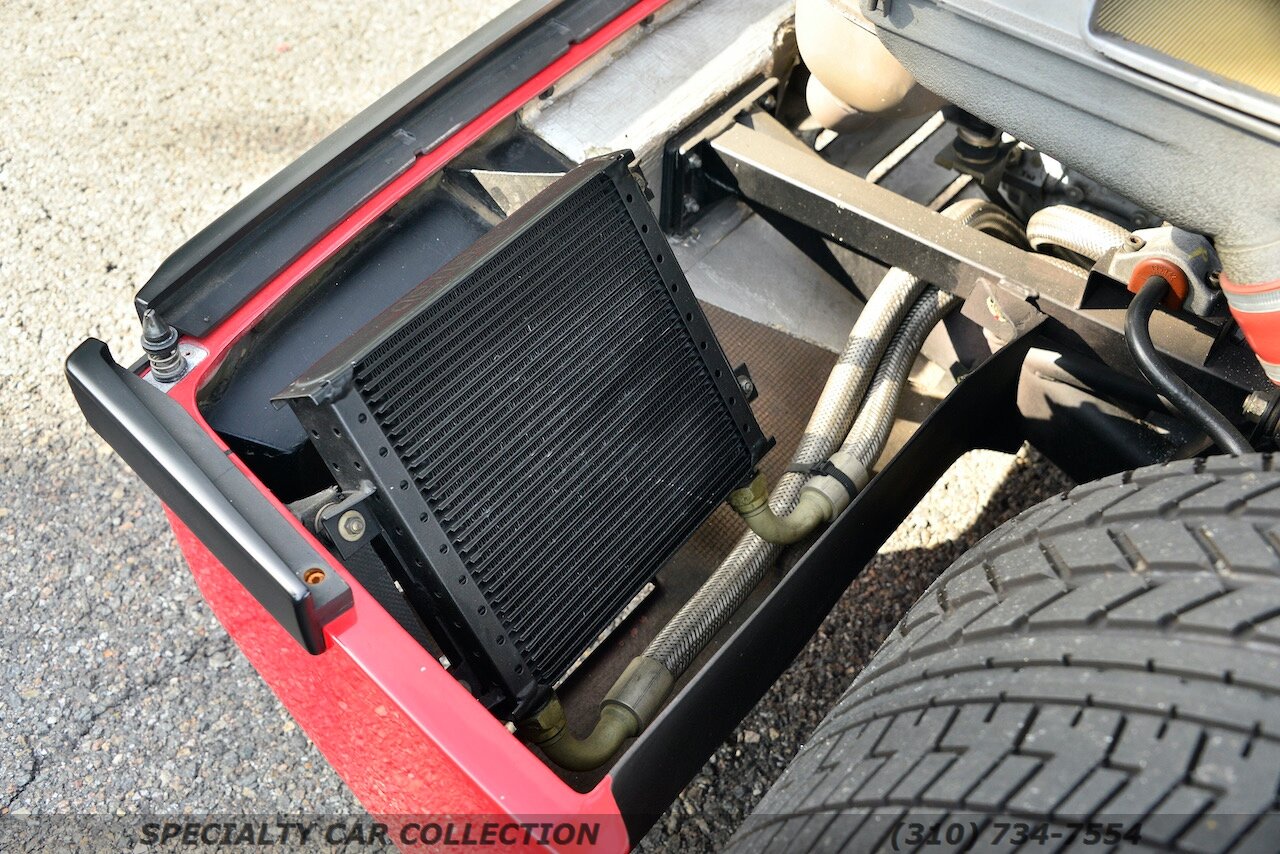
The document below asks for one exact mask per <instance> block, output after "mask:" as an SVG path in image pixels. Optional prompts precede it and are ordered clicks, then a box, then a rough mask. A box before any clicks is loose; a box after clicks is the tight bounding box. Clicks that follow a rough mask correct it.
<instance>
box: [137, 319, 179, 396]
mask: <svg viewBox="0 0 1280 854" xmlns="http://www.w3.org/2000/svg"><path fill="white" fill-rule="evenodd" d="M142 349H143V350H145V351H146V353H147V361H149V362H151V376H152V377H153V378H154V379H156V380H157V381H159V382H162V383H172V382H177V381H178V380H180V379H182V377H183V376H185V375H186V373H187V358H186V357H185V356H183V355H182V351H181V350H179V349H178V330H176V329H174V328H173V327H172V326H170V325H169V324H167V323H165V322H164V320H163V319H161V317H160V315H158V314H156V310H155V309H154V308H149V309H147V311H146V313H145V314H143V315H142Z"/></svg>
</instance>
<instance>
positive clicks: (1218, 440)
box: [1124, 276, 1253, 455]
mask: <svg viewBox="0 0 1280 854" xmlns="http://www.w3.org/2000/svg"><path fill="white" fill-rule="evenodd" d="M1168 292H1169V283H1168V282H1167V281H1165V279H1164V277H1162V276H1152V277H1151V278H1149V279H1147V281H1146V282H1145V283H1144V284H1143V285H1142V290H1140V291H1138V294H1137V296H1135V297H1134V298H1133V302H1131V303H1129V310H1128V312H1126V313H1125V317H1124V340H1125V343H1126V344H1128V346H1129V355H1131V356H1133V360H1134V361H1135V362H1137V363H1138V370H1140V371H1142V375H1143V376H1144V377H1146V378H1147V380H1148V382H1150V383H1151V384H1152V385H1153V386H1155V387H1156V388H1157V389H1159V391H1160V393H1161V394H1163V395H1164V396H1165V397H1166V398H1168V400H1169V402H1170V403H1172V404H1173V405H1174V407H1175V408H1176V409H1177V410H1178V411H1179V412H1181V413H1182V415H1183V416H1184V417H1185V418H1186V419H1187V420H1188V421H1190V422H1191V423H1192V424H1195V425H1196V426H1197V427H1199V428H1200V429H1201V430H1204V432H1205V433H1207V434H1208V435H1209V438H1210V439H1212V440H1213V441H1214V443H1215V444H1216V445H1217V446H1218V447H1219V448H1221V449H1222V450H1223V451H1226V452H1227V453H1229V454H1236V455H1240V454H1250V453H1253V448H1252V447H1251V446H1250V445H1249V441H1248V440H1247V439H1245V437H1244V434H1243V433H1241V432H1240V431H1239V430H1237V429H1236V428H1235V425H1234V424H1232V423H1231V422H1230V421H1228V420H1227V419H1226V417H1225V416H1224V415H1223V414H1222V413H1221V412H1219V411H1218V410H1216V409H1214V408H1213V406H1211V405H1210V404H1209V401H1207V400H1205V399H1204V398H1203V397H1201V396H1200V395H1199V394H1197V393H1196V391H1195V389H1193V388H1192V387H1191V386H1189V385H1187V384H1186V382H1184V381H1183V379H1182V378H1181V377H1179V376H1178V375H1177V374H1175V373H1174V372H1173V369H1172V368H1170V367H1169V366H1168V365H1167V364H1165V361H1164V359H1163V357H1161V355H1160V351H1158V350H1157V349H1156V345H1155V344H1154V343H1152V341H1151V315H1152V314H1153V313H1154V312H1155V310H1156V306H1157V305H1159V304H1160V302H1161V301H1162V300H1163V299H1164V298H1165V295H1166V294H1167V293H1168Z"/></svg>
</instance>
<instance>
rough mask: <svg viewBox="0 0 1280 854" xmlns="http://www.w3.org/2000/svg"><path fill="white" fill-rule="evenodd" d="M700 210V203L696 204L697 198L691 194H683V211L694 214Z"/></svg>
mask: <svg viewBox="0 0 1280 854" xmlns="http://www.w3.org/2000/svg"><path fill="white" fill-rule="evenodd" d="M700 210H702V205H700V204H698V200H697V199H695V198H694V197H693V196H685V197H684V212H685V213H691V214H695V213H697V212H698V211H700Z"/></svg>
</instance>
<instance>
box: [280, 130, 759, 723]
mask: <svg viewBox="0 0 1280 854" xmlns="http://www.w3.org/2000/svg"><path fill="white" fill-rule="evenodd" d="M629 162H630V155H629V154H626V153H618V154H612V155H607V156H605V157H600V158H596V159H593V160H590V161H588V162H586V163H584V164H583V165H581V166H579V167H577V168H575V169H573V170H572V171H570V172H569V173H568V174H566V175H565V176H564V177H563V178H561V179H559V180H558V181H556V182H555V183H554V184H552V185H551V186H549V187H548V188H546V189H545V190H544V191H543V192H541V193H540V194H539V195H537V196H536V197H535V198H533V199H532V200H530V201H529V202H527V203H526V204H524V205H523V206H521V207H520V208H519V209H518V210H516V211H515V212H514V213H513V214H512V215H511V216H510V217H508V218H507V219H506V220H505V221H504V222H502V223H501V224H500V225H498V226H496V227H495V228H493V229H492V230H491V231H490V232H489V233H488V234H486V235H485V236H484V237H482V238H481V239H480V240H478V241H477V242H476V243H475V244H474V245H472V246H471V247H470V248H469V249H468V250H467V251H465V252H464V253H462V254H461V255H460V256H458V257H457V258H455V259H454V260H453V261H452V262H450V263H449V264H448V265H446V266H445V267H444V268H442V269H441V270H439V271H438V272H437V273H436V274H434V275H432V276H431V277H430V278H428V279H427V280H426V281H424V282H423V283H422V284H421V285H419V286H418V287H417V288H415V289H414V290H412V291H411V292H410V293H409V294H407V295H406V296H405V297H404V298H402V299H401V300H399V301H398V302H397V303H396V304H395V305H393V306H392V307H391V308H390V309H388V310H387V311H386V312H384V313H383V314H382V315H380V316H379V317H377V318H376V319H375V320H373V321H372V322H371V323H370V324H369V325H367V326H366V327H365V328H363V329H362V330H360V331H359V332H358V333H357V334H355V335H354V336H352V337H351V338H349V339H347V340H346V341H344V342H343V343H342V344H340V345H339V346H338V347H337V348H336V349H334V350H333V351H332V352H330V353H329V354H328V355H327V356H326V357H324V358H323V359H321V360H320V361H319V362H318V363H317V364H315V365H314V366H312V368H311V369H309V370H308V371H307V372H306V373H305V374H304V375H303V376H301V377H300V378H299V379H298V380H296V381H295V382H294V383H293V384H292V385H291V386H290V387H289V388H288V389H286V390H285V391H284V392H283V393H282V394H281V395H279V396H278V398H277V399H279V400H286V401H288V403H289V404H290V405H291V406H292V407H293V409H294V411H295V412H296V414H297V416H298V418H299V419H300V420H301V422H302V424H303V425H304V426H305V427H306V428H307V430H308V431H309V433H310V436H311V438H312V442H313V443H314V445H315V446H316V448H317V450H318V451H319V452H320V455H321V456H322V458H323V459H324V460H325V463H326V464H327V465H328V467H329V469H330V471H331V472H332V474H333V477H334V478H335V480H336V481H337V483H338V485H339V486H340V487H341V488H342V489H343V490H344V491H346V492H358V491H361V490H364V491H365V492H366V493H368V494H369V495H370V496H371V497H370V498H369V501H368V504H369V506H370V507H371V508H372V510H373V513H374V515H375V517H376V519H377V522H378V524H379V527H380V529H381V531H382V535H383V536H385V537H386V539H387V541H388V543H389V544H390V546H391V552H392V553H394V554H395V555H396V556H397V557H398V561H397V562H398V564H399V571H401V572H403V573H407V574H408V576H409V577H410V578H411V579H412V581H413V583H414V584H415V585H419V586H421V588H423V589H425V590H426V591H428V592H429V595H428V596H427V597H426V599H427V602H429V605H428V606H426V607H419V608H418V611H419V612H420V616H421V617H422V618H423V620H424V622H425V623H426V625H427V626H428V627H429V628H430V629H431V630H432V633H433V635H435V637H436V638H437V640H439V641H440V642H441V643H442V644H443V645H446V647H447V651H448V652H449V654H450V655H459V656H465V659H466V661H467V663H468V665H469V666H470V670H471V671H472V672H473V673H475V674H477V676H478V678H480V679H481V680H482V681H483V682H484V683H485V684H484V685H482V686H472V687H473V689H474V690H476V691H477V693H478V694H479V693H482V692H484V691H487V692H488V693H489V694H490V695H491V696H492V697H493V698H495V699H494V700H493V701H492V702H491V703H490V705H491V706H492V707H493V708H494V709H495V711H496V712H498V713H500V714H503V715H507V716H513V717H518V716H520V715H522V714H525V713H527V712H529V711H531V710H533V709H536V708H537V707H538V706H539V705H540V704H541V703H542V702H544V701H545V700H546V698H547V697H548V696H549V692H550V690H551V687H552V686H553V685H554V684H555V683H556V682H557V680H559V679H560V678H561V677H562V676H563V675H564V674H565V673H566V672H567V671H568V670H569V668H570V667H571V666H572V665H573V664H574V662H575V661H576V660H577V659H578V658H579V657H580V656H581V655H582V653H583V652H584V650H586V649H587V648H588V647H589V646H590V645H591V644H592V643H593V641H594V640H595V639H596V638H597V637H598V636H600V634H601V633H602V632H603V631H605V630H607V629H608V627H609V626H610V624H611V623H612V622H613V621H614V620H615V619H616V618H617V617H618V616H619V614H620V613H622V612H623V610H624V609H625V608H626V607H627V606H628V604H629V603H630V602H631V601H632V600H633V599H634V598H635V597H636V595H637V593H638V592H639V591H640V590H641V588H642V587H644V586H645V585H646V584H647V583H648V582H649V581H650V580H651V579H652V578H653V576H654V575H655V573H656V572H657V570H658V569H659V568H660V567H661V566H662V564H663V563H664V562H665V561H666V560H667V558H669V557H670V556H671V555H672V553H673V552H675V551H676V549H678V548H679V547H680V546H681V545H682V544H683V543H684V541H685V540H686V539H687V538H688V537H689V536H690V535H691V534H692V533H693V532H694V530H695V529H696V528H697V527H698V526H699V525H700V524H701V523H702V522H703V521H704V520H705V519H706V518H707V516H708V515H710V513H711V512H712V511H713V510H714V509H715V508H716V507H717V505H718V504H719V503H720V502H721V501H723V500H724V498H725V497H726V496H727V494H728V493H729V491H730V490H732V489H733V488H734V487H736V486H739V485H741V484H743V483H744V482H746V481H748V480H749V479H750V477H751V475H752V473H753V472H754V470H755V466H756V463H757V462H758V461H759V459H760V457H761V456H762V455H763V454H764V453H765V451H767V450H768V448H769V446H770V444H771V442H770V440H768V439H766V437H765V436H764V435H763V434H762V433H761V431H760V428H759V426H758V425H757V424H756V421H755V419H754V417H753V416H752V413H751V409H750V407H749V406H748V404H747V401H746V400H745V399H744V398H743V395H742V393H741V391H740V390H739V387H738V384H737V380H736V378H735V376H734V372H733V370H732V369H731V368H730V366H729V364H728V363H727V362H726V360H725V356H724V354H723V353H722V352H721V349H720V346H719V345H718V343H717V342H716V340H715V337H714V336H713V335H712V332H711V329H710V327H709V326H708V324H707V321H706V319H705V318H704V317H703V314H702V311H701V310H700V308H699V306H698V303H697V300H696V299H695V298H694V296H693V294H692V293H691V292H690V290H689V285H688V282H687V281H686V280H685V278H684V275H683V273H682V272H681V270H680V268H679V266H678V265H677V263H676V261H675V259H674V258H673V257H672V254H671V251H670V247H669V246H668V245H667V242H666V239H665V238H664V237H663V236H662V234H661V233H660V231H659V229H658V226H657V224H656V222H655V220H654V218H653V214H652V212H651V211H650V208H649V205H648V204H647V202H646V200H645V198H644V194H643V193H642V191H641V189H640V188H639V186H638V185H637V183H636V180H635V178H634V177H633V175H632V173H631V171H630V169H629Z"/></svg>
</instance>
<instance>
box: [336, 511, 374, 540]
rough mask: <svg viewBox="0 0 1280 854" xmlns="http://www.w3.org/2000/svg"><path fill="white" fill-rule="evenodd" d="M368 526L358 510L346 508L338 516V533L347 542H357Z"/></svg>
mask: <svg viewBox="0 0 1280 854" xmlns="http://www.w3.org/2000/svg"><path fill="white" fill-rule="evenodd" d="M367 528H368V525H367V523H366V522H365V521H364V516H363V515H361V513H360V511H359V510H348V511H347V512H346V513H343V514H342V515H341V516H339V517H338V533H339V534H341V535H342V539H344V540H346V541H347V542H349V543H358V542H360V538H361V537H363V536H364V532H365V530H366V529H367Z"/></svg>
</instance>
